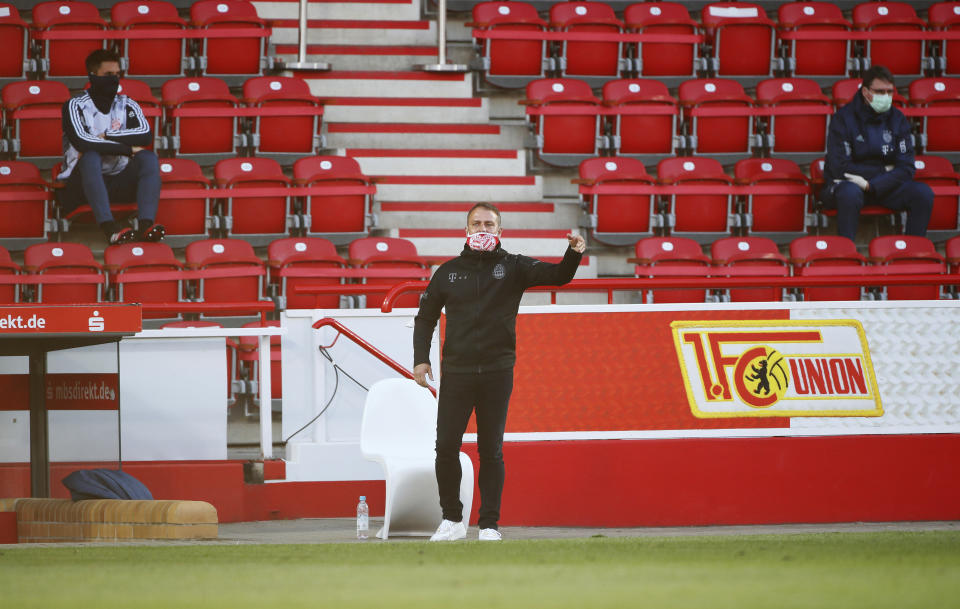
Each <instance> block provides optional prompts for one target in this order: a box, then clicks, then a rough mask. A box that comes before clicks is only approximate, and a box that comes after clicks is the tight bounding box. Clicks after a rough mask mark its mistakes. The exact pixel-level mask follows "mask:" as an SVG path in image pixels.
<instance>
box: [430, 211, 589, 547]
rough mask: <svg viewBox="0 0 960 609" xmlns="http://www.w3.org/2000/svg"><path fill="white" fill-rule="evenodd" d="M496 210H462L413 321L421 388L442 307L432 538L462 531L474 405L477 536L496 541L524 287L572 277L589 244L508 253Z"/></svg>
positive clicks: (576, 240) (573, 241)
mask: <svg viewBox="0 0 960 609" xmlns="http://www.w3.org/2000/svg"><path fill="white" fill-rule="evenodd" d="M500 232H501V228H500V211H499V210H498V209H497V208H496V207H494V206H493V205H490V204H489V203H478V204H476V205H475V206H474V207H473V208H472V209H471V210H470V212H469V213H468V214H467V243H466V245H464V247H463V251H462V252H460V255H459V256H458V257H456V258H454V259H453V260H449V261H447V262H445V263H443V264H442V265H441V266H440V268H438V269H437V271H436V272H435V273H434V275H433V279H431V280H430V285H429V286H428V287H427V290H426V292H425V293H424V295H423V298H422V299H421V300H420V311H419V312H418V313H417V317H416V321H415V324H414V328H413V359H414V361H413V363H414V369H413V374H414V377H415V379H416V381H417V382H418V383H420V384H421V385H423V386H424V387H426V386H427V377H429V378H430V380H433V371H432V369H431V367H430V340H431V337H432V336H433V329H434V327H435V326H436V324H437V320H438V319H439V318H440V311H441V309H444V308H445V309H446V314H447V325H446V333H445V334H446V335H445V338H444V341H443V357H442V366H443V375H442V379H441V382H440V403H439V406H438V413H437V462H436V469H437V485H438V486H439V488H440V507H441V508H442V509H443V521H442V522H441V523H440V527H439V528H438V529H437V532H436V533H435V534H434V535H433V537H432V538H431V541H453V540H456V539H462V538H463V537H465V536H466V534H467V529H466V523H465V522H462V512H463V505H462V504H461V503H460V476H461V474H462V472H461V470H460V458H459V455H460V445H461V443H462V441H463V432H464V431H465V430H466V428H467V421H468V420H469V419H470V413H471V412H472V411H473V410H474V408H476V418H477V449H478V452H479V455H480V475H479V480H478V482H479V486H480V521H479V523H478V524H479V526H480V534H479V538H480V540H481V541H497V540H499V539H500V532H499V531H498V530H497V522H498V521H499V519H500V497H501V495H502V493H503V478H504V467H503V430H504V427H505V426H506V422H507V405H508V403H509V402H510V393H511V392H512V390H513V365H514V362H515V361H516V359H517V351H516V349H517V335H516V325H517V310H518V308H519V306H520V298H521V297H522V296H523V292H524V290H526V289H527V288H530V287H533V286H536V285H563V284H565V283H567V282H568V281H570V280H571V279H573V275H574V273H576V271H577V267H578V266H579V265H580V258H581V255H582V254H583V251H584V249H585V247H586V245H585V243H584V241H583V237H580V236H576V235H572V234H571V235H568V236H567V240H568V241H569V242H570V245H569V247H568V248H567V251H566V252H565V253H564V255H563V260H562V261H560V263H559V264H549V263H546V262H540V261H539V260H535V259H533V258H528V257H526V256H520V255H518V254H508V253H507V252H506V251H504V250H503V248H501V247H500Z"/></svg>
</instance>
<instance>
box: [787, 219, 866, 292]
mask: <svg viewBox="0 0 960 609" xmlns="http://www.w3.org/2000/svg"><path fill="white" fill-rule="evenodd" d="M790 261H791V263H792V264H793V274H794V275H795V276H800V277H812V276H820V277H823V276H861V277H865V276H868V275H871V274H872V269H871V268H870V267H869V266H867V260H866V258H864V257H863V256H862V255H860V254H859V253H858V252H857V246H856V244H854V242H853V241H851V240H849V239H847V238H846V237H840V236H838V235H824V236H816V237H813V236H810V237H799V238H797V239H794V240H793V241H791V242H790ZM800 292H801V296H802V298H803V300H815V301H821V300H860V299H861V298H862V295H863V288H861V287H860V286H858V285H855V284H854V283H852V282H851V283H850V284H848V285H843V286H838V287H832V286H830V287H809V288H802V289H801V291H800Z"/></svg>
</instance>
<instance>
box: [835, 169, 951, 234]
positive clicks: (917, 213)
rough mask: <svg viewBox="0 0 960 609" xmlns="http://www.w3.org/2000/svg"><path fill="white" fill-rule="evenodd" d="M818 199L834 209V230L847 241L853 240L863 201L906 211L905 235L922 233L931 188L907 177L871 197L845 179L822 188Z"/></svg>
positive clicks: (926, 219)
mask: <svg viewBox="0 0 960 609" xmlns="http://www.w3.org/2000/svg"><path fill="white" fill-rule="evenodd" d="M820 198H821V200H822V201H823V204H824V206H826V207H827V209H836V210H837V233H838V234H840V235H842V236H844V237H847V238H848V239H850V240H851V241H856V240H857V224H858V223H859V221H860V210H861V209H863V206H864V204H868V205H882V206H884V207H886V208H888V209H892V210H894V211H906V212H907V226H906V230H905V232H906V233H907V234H908V235H917V236H920V237H925V236H926V235H927V224H929V223H930V213H931V212H932V211H933V191H932V190H930V187H929V186H927V185H926V184H924V183H923V182H914V181H913V180H907V181H906V182H904V183H903V184H901V185H900V187H899V188H897V189H896V190H894V191H893V192H891V193H889V194H887V195H886V196H883V197H875V196H872V195H871V194H870V193H865V192H863V191H862V190H860V187H859V186H857V185H856V184H854V183H853V182H848V181H846V180H844V181H842V182H838V183H836V184H833V185H832V186H830V187H828V188H824V189H823V193H822V195H821V197H820Z"/></svg>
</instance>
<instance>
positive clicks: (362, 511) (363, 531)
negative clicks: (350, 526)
mask: <svg viewBox="0 0 960 609" xmlns="http://www.w3.org/2000/svg"><path fill="white" fill-rule="evenodd" d="M369 533H370V508H369V507H367V498H366V496H364V495H360V503H358V504H357V539H366V538H367V535H369Z"/></svg>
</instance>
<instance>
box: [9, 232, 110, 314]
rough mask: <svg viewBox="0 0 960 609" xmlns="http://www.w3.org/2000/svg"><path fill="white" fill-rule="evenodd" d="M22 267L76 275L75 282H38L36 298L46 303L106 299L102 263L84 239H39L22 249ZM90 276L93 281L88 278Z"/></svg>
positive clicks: (37, 272) (69, 302) (100, 300)
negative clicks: (55, 241) (67, 241)
mask: <svg viewBox="0 0 960 609" xmlns="http://www.w3.org/2000/svg"><path fill="white" fill-rule="evenodd" d="M23 268H24V270H25V271H27V272H29V273H31V274H33V275H64V274H67V275H74V276H87V277H82V278H80V277H78V279H77V281H76V282H72V283H49V284H40V285H37V286H36V290H35V292H34V301H35V302H42V303H44V304H78V303H97V302H102V301H103V287H104V281H103V280H104V279H105V277H104V275H103V267H101V266H100V263H98V262H97V261H96V260H94V259H93V252H91V251H90V248H89V247H87V246H86V245H83V244H82V243H37V244H34V245H31V246H30V247H28V248H27V249H26V250H25V251H24V253H23ZM85 279H90V280H91V281H85Z"/></svg>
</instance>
